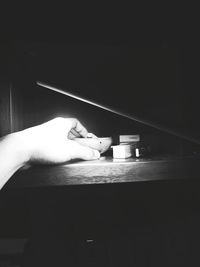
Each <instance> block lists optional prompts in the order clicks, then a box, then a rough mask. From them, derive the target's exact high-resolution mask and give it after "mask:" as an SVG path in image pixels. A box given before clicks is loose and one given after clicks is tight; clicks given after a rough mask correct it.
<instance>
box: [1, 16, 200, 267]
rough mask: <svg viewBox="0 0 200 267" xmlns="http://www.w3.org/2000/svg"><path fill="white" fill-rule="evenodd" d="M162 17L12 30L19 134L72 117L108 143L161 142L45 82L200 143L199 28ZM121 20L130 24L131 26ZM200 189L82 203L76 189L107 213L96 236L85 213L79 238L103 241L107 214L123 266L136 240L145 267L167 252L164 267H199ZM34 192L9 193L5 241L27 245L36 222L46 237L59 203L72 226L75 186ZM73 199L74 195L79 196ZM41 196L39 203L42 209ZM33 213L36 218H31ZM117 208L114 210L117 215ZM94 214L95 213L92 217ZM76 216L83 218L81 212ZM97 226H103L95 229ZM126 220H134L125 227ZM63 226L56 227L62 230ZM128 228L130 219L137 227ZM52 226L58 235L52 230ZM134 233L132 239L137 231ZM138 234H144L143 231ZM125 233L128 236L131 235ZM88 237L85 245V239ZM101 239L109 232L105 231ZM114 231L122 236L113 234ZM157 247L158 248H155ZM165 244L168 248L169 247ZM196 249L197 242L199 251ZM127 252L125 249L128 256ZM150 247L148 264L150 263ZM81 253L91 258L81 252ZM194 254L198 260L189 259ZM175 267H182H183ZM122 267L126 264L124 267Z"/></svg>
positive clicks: (4, 87) (4, 198)
mask: <svg viewBox="0 0 200 267" xmlns="http://www.w3.org/2000/svg"><path fill="white" fill-rule="evenodd" d="M45 14H46V13H45ZM162 15H163V13H162V12H160V16H159V18H158V19H157V20H156V22H155V23H149V21H148V20H147V21H145V22H144V21H143V19H142V17H141V18H140V19H139V20H138V21H137V23H135V22H133V21H132V19H131V18H132V16H134V15H132V16H131V15H128V16H127V17H128V20H125V18H126V16H125V15H124V16H123V17H121V16H118V17H120V18H121V20H118V19H117V20H116V22H114V21H112V19H110V21H109V22H110V23H107V21H105V20H104V17H101V19H100V20H99V23H98V24H96V23H93V20H88V23H83V21H84V20H82V19H81V18H79V19H75V18H73V20H71V21H70V22H69V23H67V22H65V20H64V19H63V17H62V16H60V22H61V23H60V24H59V27H56V26H58V23H55V17H51V18H47V17H46V16H45V17H43V19H42V23H41V24H40V23H38V17H37V12H36V13H35V14H34V23H35V24H34V23H33V24H31V26H30V25H28V24H27V26H25V24H26V23H25V21H23V23H22V24H21V25H20V24H19V23H18V22H16V24H15V23H13V24H12V27H11V30H8V31H7V30H6V31H5V32H6V34H5V35H2V41H1V44H0V56H1V62H0V70H1V87H0V90H1V92H5V91H6V92H7V91H8V90H9V88H10V82H12V85H13V94H14V95H13V96H14V114H13V115H14V116H15V120H14V121H13V122H12V123H13V125H12V129H11V130H20V129H23V128H26V127H29V126H32V125H35V124H38V123H41V122H43V121H46V120H47V119H51V118H53V117H54V116H55V115H56V116H57V115H64V116H75V117H77V118H79V119H80V120H81V121H83V123H84V124H85V125H87V126H88V128H89V130H90V131H93V132H95V133H97V134H98V135H101V136H103V135H110V134H111V133H124V134H126V133H130V132H131V133H133V132H135V131H137V133H138V132H139V133H140V132H141V133H143V132H144V131H145V132H151V133H153V134H155V133H156V134H160V133H158V132H157V131H155V130H154V129H150V128H149V127H146V126H144V125H141V124H138V123H134V122H130V121H129V120H127V119H122V118H119V117H118V116H115V115H112V114H108V113H107V112H104V111H101V110H98V109H97V108H93V107H91V106H88V105H86V104H82V103H79V102H76V101H75V100H72V99H69V98H65V97H63V96H59V95H57V94H56V93H53V92H47V91H46V89H43V88H39V87H38V86H36V85H35V80H36V79H41V80H45V81H46V82H49V83H53V84H55V86H58V87H61V88H63V89H65V88H66V89H70V90H72V91H73V92H76V93H77V94H80V95H82V96H85V97H89V98H91V99H97V100H98V101H99V102H102V103H103V104H104V103H105V104H108V105H111V106H113V107H116V108H120V109H122V110H125V111H128V112H131V113H133V114H135V115H137V116H139V117H141V118H143V119H146V120H149V121H153V122H156V123H159V124H161V125H164V126H167V127H170V128H171V129H178V130H179V131H181V132H189V134H191V135H192V136H197V137H198V136H199V134H200V132H199V131H200V128H199V123H198V121H199V111H200V110H199V109H200V107H199V98H198V95H199V94H198V91H199V77H198V73H199V48H198V46H197V43H196V40H195V36H196V33H195V34H193V32H192V30H193V31H194V32H195V27H194V25H191V24H190V25H188V27H189V28H185V27H184V25H183V27H182V28H181V29H177V28H176V25H175V24H174V23H172V21H171V14H170V16H169V17H168V20H166V18H167V17H166V16H164V17H163V16H162ZM65 16H67V15H66V14H65ZM152 16H153V15H152ZM94 17H95V14H94ZM121 21H124V22H123V23H121ZM170 21H171V22H170ZM21 26H23V27H21ZM38 26H39V27H38ZM4 36H5V37H4ZM3 95H4V96H5V95H6V94H3ZM8 99H9V98H7V97H5V98H4V99H3V100H1V101H2V102H1V106H0V108H2V107H3V110H5V109H6V107H7V105H6V103H7V101H8ZM9 112H10V111H9V110H8V111H6V114H7V115H8V118H9V114H10V113H9ZM6 123H7V125H6ZM5 126H6V127H5ZM9 126H10V121H9V119H8V120H7V119H5V123H1V128H0V129H1V130H2V129H3V130H2V131H1V134H2V133H8V132H9V130H10V128H9ZM198 188H199V183H198V182H195V183H190V182H186V183H175V184H173V183H170V182H169V183H166V184H165V183H162V184H160V183H151V184H140V185H137V186H135V185H132V186H129V185H128V186H127V185H125V186H124V187H121V186H120V187H117V189H116V191H115V190H114V189H113V188H110V187H109V188H107V189H105V190H104V188H102V191H101V189H100V188H89V191H88V192H89V195H87V191H85V192H84V193H82V194H83V195H81V192H82V189H79V190H75V192H76V194H77V195H78V196H79V198H80V202H81V203H82V205H83V206H84V204H87V205H89V210H88V212H90V211H91V210H92V211H94V210H95V208H96V206H95V204H97V207H98V209H97V211H101V212H100V213H98V212H97V214H96V216H97V217H95V219H94V218H93V220H91V223H90V224H89V226H90V227H92V225H94V226H93V227H97V228H95V229H92V228H90V227H88V228H87V223H88V221H87V219H85V217H84V216H85V215H84V214H82V215H81V214H80V218H81V219H80V218H79V220H83V219H85V221H84V220H83V221H84V224H83V226H82V228H81V229H80V230H79V231H78V233H77V236H76V238H80V239H82V238H83V239H85V238H88V236H89V234H91V233H92V234H94V233H96V231H97V233H98V231H99V228H98V224H99V218H98V216H102V217H101V218H100V221H101V222H102V221H103V222H104V226H103V227H102V229H104V230H105V228H106V227H107V224H106V223H105V222H108V218H109V220H110V226H109V227H110V228H109V230H110V229H112V227H113V225H114V222H116V220H117V221H118V223H119V225H117V226H116V230H115V229H114V230H113V236H114V238H110V239H109V240H111V241H110V242H111V243H112V244H111V245H110V248H111V249H112V248H113V250H115V251H114V252H113V254H112V255H115V256H116V255H120V253H121V255H122V257H121V260H122V261H123V259H124V257H128V256H127V255H128V254H129V253H128V248H129V247H130V244H132V242H133V240H134V242H135V243H134V246H133V247H134V248H135V249H136V251H137V253H136V258H137V259H136V261H137V263H138V266H140V264H141V265H142V262H143V265H142V266H145V264H148V261H149V258H151V257H152V255H154V256H155V258H154V260H155V259H156V252H157V251H159V249H160V250H161V251H162V253H163V251H164V255H163V254H162V253H161V255H162V256H161V257H160V258H157V260H158V263H159V264H160V263H162V265H163V258H164V259H167V260H166V261H165V263H166V266H168V265H167V264H168V263H167V261H169V266H172V265H171V262H172V261H173V259H175V258H176V259H177V258H178V260H177V262H178V263H179V264H182V265H183V264H184V261H185V263H186V266H187V265H188V264H190V263H191V258H192V259H193V260H194V262H195V261H196V259H198V252H196V249H197V248H198V246H196V244H197V243H198V236H199V232H198V228H199V227H198V222H199V205H198V203H199V194H198V192H199V190H198ZM93 189H94V191H93ZM118 190H119V191H118ZM61 191H62V190H61ZM83 191H84V190H83ZM96 192H98V194H99V195H98V199H96V201H93V202H92V203H91V201H90V200H91V199H94V196H95V195H96ZM31 193H33V195H31V194H30V192H29V191H22V192H21V191H20V190H19V191H15V190H11V189H5V191H3V193H2V192H1V202H0V203H1V204H0V206H1V229H2V232H1V233H0V235H1V236H2V237H27V236H28V235H29V234H30V232H29V231H30V229H32V228H31V227H32V225H33V224H34V223H36V227H35V228H34V230H33V229H32V230H33V233H34V231H36V232H37V230H38V232H37V234H36V233H35V234H36V237H37V238H38V237H39V236H41V235H42V232H43V231H42V230H41V229H40V227H37V225H40V223H41V221H40V218H42V217H45V216H46V214H47V216H50V217H51V216H52V211H51V205H52V206H53V207H54V208H53V210H54V211H55V210H56V209H57V205H58V204H57V203H59V204H61V203H62V205H61V206H60V208H59V209H58V210H57V215H58V218H61V219H63V218H64V220H63V224H64V222H66V221H67V218H68V217H67V214H66V213H63V209H65V205H64V204H63V203H64V202H63V199H64V200H65V201H66V199H67V197H68V196H66V195H65V188H63V191H62V194H61V195H59V193H60V192H59V191H57V190H55V191H54V189H52V192H51V190H50V191H49V192H48V189H47V190H44V191H43V190H41V192H38V191H37V190H36V192H31ZM38 193H39V194H38ZM73 193H74V191H72V195H73ZM79 193H80V195H79ZM48 194H49V195H50V197H49V198H46V200H45V201H44V196H47V195H48ZM51 194H52V195H51ZM52 196H53V197H55V198H57V201H58V202H56V201H55V202H51V201H50V203H51V205H49V200H51V199H52ZM59 196H60V197H59ZM119 196H120V197H119ZM37 197H38V200H37V201H36V202H34V201H35V198H37ZM69 198H70V195H69ZM40 200H41V202H42V201H44V202H42V203H43V205H42V206H41V209H38V210H37V207H39V205H40ZM67 200H69V199H67ZM38 202H39V203H38ZM68 203H70V202H68ZM108 203H109V204H108ZM116 203H117V206H116ZM132 203H134V205H133V204H132ZM70 204H71V203H70ZM32 205H33V206H34V208H33V207H32ZM45 205H46V207H47V206H48V207H49V208H48V209H47V210H46V213H43V211H44V210H45ZM63 205H64V206H63ZM76 205H77V204H73V205H69V206H68V208H69V210H70V214H71V215H73V216H75V214H74V213H76V209H75V208H77V206H76ZM70 207H71V208H70ZM105 207H106V208H105ZM31 208H33V210H32V211H33V213H32V214H31V215H30V213H29V212H30V209H31ZM79 208H80V207H79ZM110 210H112V211H113V213H111V215H110ZM34 212H36V213H35V214H34ZM37 212H39V213H37ZM119 213H120V214H122V216H120V215H119ZM38 214H40V216H38ZM92 215H93V213H91V214H90V216H92ZM106 215H107V216H110V217H106ZM76 216H77V217H79V215H77V214H76ZM76 216H75V217H76ZM90 216H89V218H90V219H91V217H90ZM30 218H31V220H30ZM47 218H48V217H47ZM96 218H97V221H95V220H96ZM135 218H137V219H135ZM43 219H44V218H43ZM123 219H126V220H125V221H123ZM56 221H57V222H56ZM58 221H59V220H55V224H56V223H58ZM127 221H129V223H128V224H127ZM53 222H54V221H53ZM93 222H94V224H92V223H93ZM120 225H121V226H120ZM127 225H129V226H131V227H133V225H134V227H135V229H136V230H134V231H135V232H134V235H133V236H134V238H133V239H131V238H127V231H125V230H126V227H127ZM57 226H58V225H57ZM123 226H124V228H123ZM49 227H50V230H51V225H50V226H49ZM118 227H119V228H118ZM120 227H121V228H120ZM131 227H130V228H129V230H130V231H132V230H131ZM137 227H139V228H140V227H142V229H141V228H140V230H139V231H137V229H138V228H137ZM122 228H123V229H125V230H124V232H123V231H122ZM39 229H40V230H39ZM91 229H92V230H91ZM119 229H120V231H119ZM132 229H133V228H132ZM152 229H153V230H152ZM191 229H192V231H191ZM50 230H49V228H48V227H47V231H46V232H43V233H44V235H45V234H46V236H45V237H47V236H48V231H50ZM40 231H41V232H40ZM102 231H103V230H102ZM69 232H70V231H69ZM191 232H192V234H191ZM83 233H84V237H82V236H81V234H83ZM99 233H100V234H101V231H100V232H99ZM105 233H107V234H108V233H110V235H112V234H111V232H110V231H108V230H107V232H106V231H105ZM138 233H139V234H138ZM183 233H184V234H185V235H183ZM68 234H69V233H68ZM87 234H88V235H87ZM132 234H133V233H132ZM85 235H86V236H85ZM105 235H106V234H105ZM130 236H131V235H130ZM130 236H129V237H130ZM72 237H73V236H72ZM89 237H90V236H89ZM107 237H109V235H107ZM141 237H142V239H141ZM115 238H116V240H117V241H116V242H115ZM97 239H98V238H97ZM80 242H81V241H80ZM108 242H109V241H108ZM123 242H124V243H123ZM152 243H153V245H154V246H153V248H154V249H155V250H154V249H152ZM97 244H101V242H100V243H98V242H97ZM117 244H118V245H119V248H118V249H117ZM160 244H162V246H163V247H164V250H162V249H161V247H162V246H160ZM174 244H176V245H174ZM188 244H192V245H191V247H189V246H188ZM79 245H80V246H81V244H79ZM173 245H174V249H173ZM180 245H182V246H180ZM123 246H124V249H123V250H121V248H122V247H123ZM131 246H132V245H131ZM41 247H42V244H41ZM83 247H84V245H83ZM177 247H178V248H179V250H177ZM188 247H189V248H188ZM97 248H98V245H97ZM149 248H151V251H149ZM170 248H172V249H171V250H170ZM144 249H145V255H147V259H144V254H143V251H144ZM86 250H87V249H86ZM197 250H198V249H197ZM80 251H83V250H81V249H80ZM116 251H117V253H116ZM186 251H187V252H188V254H189V256H188V258H187V255H186V254H187V253H185V252H186ZM177 252H178V253H177ZM48 253H49V252H48ZM140 253H141V254H140ZM83 254H84V253H83ZM169 254H170V256H169ZM177 255H178V256H177ZM183 255H184V256H185V257H186V258H187V260H188V261H186V260H185V258H184V257H183ZM191 255H192V256H191ZM129 256H130V254H129ZM193 256H194V257H193ZM148 257H149V258H148ZM151 260H152V259H151ZM154 260H152V261H153V262H154ZM116 262H117V257H116ZM114 263H115V260H114ZM178 263H177V264H178ZM159 264H158V266H159ZM174 264H175V266H177V265H176V261H174ZM121 265H122V266H123V262H122V263H121ZM154 266H155V262H154Z"/></svg>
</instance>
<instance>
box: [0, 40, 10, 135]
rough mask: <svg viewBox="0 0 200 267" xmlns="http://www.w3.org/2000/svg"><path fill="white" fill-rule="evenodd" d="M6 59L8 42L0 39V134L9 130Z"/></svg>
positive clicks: (8, 89)
mask: <svg viewBox="0 0 200 267" xmlns="http://www.w3.org/2000/svg"><path fill="white" fill-rule="evenodd" d="M8 59H9V44H8V43H6V42H1V41H0V136H3V135H5V134H8V133H9V132H10V130H11V125H10V84H9V73H8Z"/></svg>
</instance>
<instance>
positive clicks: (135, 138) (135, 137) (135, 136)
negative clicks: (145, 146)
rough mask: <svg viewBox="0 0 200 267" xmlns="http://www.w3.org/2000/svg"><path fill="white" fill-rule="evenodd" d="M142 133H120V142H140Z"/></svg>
mask: <svg viewBox="0 0 200 267" xmlns="http://www.w3.org/2000/svg"><path fill="white" fill-rule="evenodd" d="M139 141H140V135H139V134H132V135H120V136H119V142H120V143H131V142H139Z"/></svg>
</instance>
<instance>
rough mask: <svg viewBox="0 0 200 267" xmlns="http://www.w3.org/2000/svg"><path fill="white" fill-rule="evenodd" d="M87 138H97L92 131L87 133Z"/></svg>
mask: <svg viewBox="0 0 200 267" xmlns="http://www.w3.org/2000/svg"><path fill="white" fill-rule="evenodd" d="M87 138H96V139H98V137H97V136H96V135H95V134H93V133H88V134H87Z"/></svg>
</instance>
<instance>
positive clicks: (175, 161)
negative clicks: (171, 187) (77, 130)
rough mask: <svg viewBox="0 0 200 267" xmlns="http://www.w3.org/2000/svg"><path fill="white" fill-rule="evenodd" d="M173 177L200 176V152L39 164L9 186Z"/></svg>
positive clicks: (166, 178) (20, 173) (19, 172)
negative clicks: (60, 163) (195, 153)
mask: <svg viewBox="0 0 200 267" xmlns="http://www.w3.org/2000/svg"><path fill="white" fill-rule="evenodd" d="M173 179H174V180H177V179H200V156H187V157H186V156H185V157H175V156H159V157H151V158H145V159H133V158H129V159H124V160H123V159H121V160H120V159H113V158H111V157H101V158H100V159H99V160H94V161H74V162H69V163H67V164H64V165H57V166H47V165H44V166H41V165H36V166H33V167H31V168H29V169H26V170H20V171H18V172H17V173H16V174H15V175H14V176H13V178H12V179H11V180H10V181H9V182H8V184H7V186H11V187H44V186H67V185H83V184H107V183H130V182H141V181H157V180H173Z"/></svg>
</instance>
